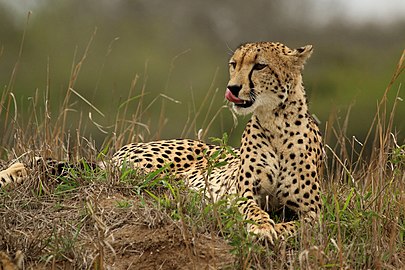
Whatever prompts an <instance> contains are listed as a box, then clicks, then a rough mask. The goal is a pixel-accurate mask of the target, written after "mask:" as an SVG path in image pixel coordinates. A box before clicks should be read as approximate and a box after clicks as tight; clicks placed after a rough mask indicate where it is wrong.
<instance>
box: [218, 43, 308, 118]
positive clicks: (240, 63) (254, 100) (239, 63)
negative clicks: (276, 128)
mask: <svg viewBox="0 0 405 270" xmlns="http://www.w3.org/2000/svg"><path fill="white" fill-rule="evenodd" d="M311 53H312V46H311V45H308V46H305V47H302V48H298V49H295V50H293V49H290V48H288V47H287V46H285V45H283V44H281V43H272V42H262V43H247V44H244V45H242V46H240V47H239V48H238V49H237V50H236V51H235V53H234V54H233V56H232V58H231V59H230V61H229V74H230V80H229V83H228V87H227V90H226V92H225V98H226V99H227V100H228V101H230V102H232V103H233V109H234V110H235V112H236V113H238V114H248V113H251V112H254V111H255V110H256V109H258V108H261V109H266V110H274V109H276V108H277V107H278V106H281V105H282V104H283V103H284V102H285V101H286V100H287V98H288V95H289V91H290V89H292V88H293V87H294V86H295V85H296V84H297V83H301V81H300V80H301V71H302V69H303V65H304V63H305V61H306V59H308V57H309V56H310V55H311Z"/></svg>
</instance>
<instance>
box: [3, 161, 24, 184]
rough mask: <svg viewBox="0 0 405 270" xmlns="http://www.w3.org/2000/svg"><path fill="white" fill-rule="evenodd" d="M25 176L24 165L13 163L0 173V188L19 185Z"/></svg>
mask: <svg viewBox="0 0 405 270" xmlns="http://www.w3.org/2000/svg"><path fill="white" fill-rule="evenodd" d="M26 176H27V170H26V169H25V166H24V164H22V163H14V164H13V165H11V166H10V167H8V168H7V169H5V170H4V171H1V172H0V187H2V186H6V185H8V184H12V183H16V184H19V183H21V182H22V181H23V178H24V177H26Z"/></svg>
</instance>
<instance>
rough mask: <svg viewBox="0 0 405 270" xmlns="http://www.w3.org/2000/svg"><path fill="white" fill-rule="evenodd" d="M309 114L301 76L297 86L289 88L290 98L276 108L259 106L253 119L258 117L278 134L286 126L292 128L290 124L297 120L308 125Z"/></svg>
mask: <svg viewBox="0 0 405 270" xmlns="http://www.w3.org/2000/svg"><path fill="white" fill-rule="evenodd" d="M308 115H309V114H308V105H307V99H306V94H305V89H304V85H303V83H302V77H301V76H300V77H299V78H298V80H297V83H296V84H295V86H294V87H293V88H291V89H290V90H289V94H288V98H287V100H286V101H285V102H284V103H283V104H281V105H280V106H278V107H277V108H276V109H274V110H266V108H263V107H262V108H258V109H257V110H256V111H255V112H254V113H253V119H257V121H258V122H259V123H260V125H261V126H262V127H263V128H264V129H266V130H268V131H270V133H272V134H278V133H283V132H284V130H285V129H286V128H288V129H291V128H290V126H291V125H294V124H293V123H295V122H296V121H300V122H301V125H300V126H306V124H307V122H308ZM292 128H294V127H292ZM301 128H302V127H301Z"/></svg>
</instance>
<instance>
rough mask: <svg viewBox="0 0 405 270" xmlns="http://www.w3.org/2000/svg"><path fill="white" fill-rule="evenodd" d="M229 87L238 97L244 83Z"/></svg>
mask: <svg viewBox="0 0 405 270" xmlns="http://www.w3.org/2000/svg"><path fill="white" fill-rule="evenodd" d="M228 89H229V91H231V93H232V94H233V95H234V96H235V97H238V96H239V92H240V90H241V89H242V85H228Z"/></svg>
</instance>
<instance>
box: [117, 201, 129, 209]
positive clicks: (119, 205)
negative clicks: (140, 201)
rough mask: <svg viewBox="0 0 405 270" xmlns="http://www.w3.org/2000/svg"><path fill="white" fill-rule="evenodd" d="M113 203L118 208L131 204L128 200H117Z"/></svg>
mask: <svg viewBox="0 0 405 270" xmlns="http://www.w3.org/2000/svg"><path fill="white" fill-rule="evenodd" d="M115 203H116V205H117V207H118V208H130V207H131V206H132V205H133V204H132V202H131V201H130V200H118V201H116V202H115Z"/></svg>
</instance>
